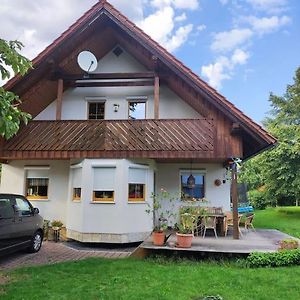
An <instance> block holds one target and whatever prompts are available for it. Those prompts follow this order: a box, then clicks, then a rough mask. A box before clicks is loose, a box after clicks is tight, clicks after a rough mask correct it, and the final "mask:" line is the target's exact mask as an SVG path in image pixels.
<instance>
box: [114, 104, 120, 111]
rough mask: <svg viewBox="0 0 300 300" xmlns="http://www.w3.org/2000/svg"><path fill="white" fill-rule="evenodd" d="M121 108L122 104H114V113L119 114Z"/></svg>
mask: <svg viewBox="0 0 300 300" xmlns="http://www.w3.org/2000/svg"><path fill="white" fill-rule="evenodd" d="M119 108H120V104H114V112H118V111H119Z"/></svg>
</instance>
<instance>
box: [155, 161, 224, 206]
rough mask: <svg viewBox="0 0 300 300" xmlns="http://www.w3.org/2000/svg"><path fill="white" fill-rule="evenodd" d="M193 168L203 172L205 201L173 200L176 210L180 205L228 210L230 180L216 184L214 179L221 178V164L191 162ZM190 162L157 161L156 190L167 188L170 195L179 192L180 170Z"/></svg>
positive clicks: (188, 166) (184, 168)
mask: <svg viewBox="0 0 300 300" xmlns="http://www.w3.org/2000/svg"><path fill="white" fill-rule="evenodd" d="M192 167H193V169H194V170H197V169H198V170H203V172H204V174H205V198H206V199H207V200H208V202H207V203H197V202H196V203H191V202H184V201H180V199H178V201H175V203H174V205H175V207H176V209H177V211H178V208H179V207H180V206H186V205H187V206H191V205H200V206H210V207H222V208H223V211H229V210H230V182H228V181H227V182H226V183H225V184H221V185H220V186H216V185H215V184H214V181H215V179H220V180H221V181H222V180H223V176H224V168H223V166H222V164H193V166H192ZM190 168H191V165H190V164H177V163H158V164H157V170H156V178H157V181H156V192H159V191H160V189H164V190H167V191H168V192H169V193H170V194H171V195H178V194H180V170H190Z"/></svg>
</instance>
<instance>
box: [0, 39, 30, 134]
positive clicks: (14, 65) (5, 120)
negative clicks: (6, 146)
mask: <svg viewBox="0 0 300 300" xmlns="http://www.w3.org/2000/svg"><path fill="white" fill-rule="evenodd" d="M22 48H23V44H22V43H21V42H19V41H6V40H3V39H0V74H1V79H2V80H5V79H8V78H10V76H11V74H12V72H13V73H14V74H17V73H20V74H21V75H24V74H25V73H26V72H27V71H28V69H29V68H31V67H32V65H31V62H30V60H28V59H27V58H26V57H25V56H23V55H21V54H20V52H19V51H20V50H21V49H22ZM11 70H12V71H11ZM20 104H21V100H20V98H19V96H17V95H15V94H14V93H13V92H10V91H6V90H5V89H4V88H3V87H0V135H1V136H2V137H5V138H6V139H9V138H11V137H12V136H13V135H15V134H16V133H17V132H18V130H19V127H20V123H21V122H22V121H23V122H24V123H25V124H27V122H28V120H29V119H30V118H31V116H30V115H29V114H28V113H26V112H22V111H21V110H20V109H19V105H20Z"/></svg>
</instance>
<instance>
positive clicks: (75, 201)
mask: <svg viewBox="0 0 300 300" xmlns="http://www.w3.org/2000/svg"><path fill="white" fill-rule="evenodd" d="M72 202H74V203H80V202H81V200H74V199H73V200H72Z"/></svg>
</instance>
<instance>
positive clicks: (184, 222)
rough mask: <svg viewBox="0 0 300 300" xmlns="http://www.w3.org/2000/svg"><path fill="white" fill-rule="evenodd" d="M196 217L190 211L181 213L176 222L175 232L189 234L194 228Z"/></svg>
mask: <svg viewBox="0 0 300 300" xmlns="http://www.w3.org/2000/svg"><path fill="white" fill-rule="evenodd" d="M195 221H196V218H195V216H194V215H193V214H191V213H187V212H186V213H183V214H181V215H180V223H179V224H177V232H179V233H182V234H191V233H193V231H194V228H195Z"/></svg>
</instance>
